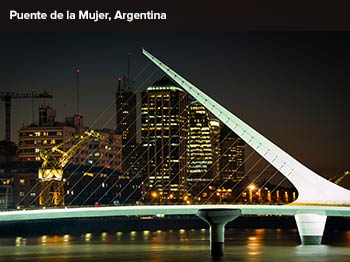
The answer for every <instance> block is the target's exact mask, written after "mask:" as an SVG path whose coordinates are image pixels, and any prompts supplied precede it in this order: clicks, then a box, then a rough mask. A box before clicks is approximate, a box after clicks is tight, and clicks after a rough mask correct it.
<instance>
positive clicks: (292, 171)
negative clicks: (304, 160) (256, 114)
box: [142, 49, 350, 206]
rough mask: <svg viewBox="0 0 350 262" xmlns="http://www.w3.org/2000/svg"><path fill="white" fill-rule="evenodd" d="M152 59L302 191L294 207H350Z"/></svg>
mask: <svg viewBox="0 0 350 262" xmlns="http://www.w3.org/2000/svg"><path fill="white" fill-rule="evenodd" d="M142 52H143V54H144V55H145V56H146V57H148V58H149V59H150V60H151V61H152V62H153V63H155V65H156V66H158V67H159V68H160V69H161V70H162V71H164V73H166V74H167V75H168V76H169V77H170V78H171V79H173V80H174V81H175V82H176V83H177V84H179V85H180V86H181V87H182V88H183V89H184V90H185V91H186V92H188V93H189V94H190V95H191V96H193V97H194V98H195V99H197V101H198V102H200V103H201V104H202V105H203V106H205V107H206V108H207V109H208V110H209V111H210V112H211V113H212V114H213V115H214V116H216V117H217V118H218V119H219V120H220V121H221V122H222V123H224V124H225V125H227V126H228V127H229V128H230V129H231V130H232V131H233V132H235V133H236V134H237V135H238V136H240V137H241V138H242V139H243V140H244V141H245V142H246V143H247V144H248V145H249V146H251V147H252V148H253V149H254V150H255V151H256V152H257V153H259V154H260V155H261V156H262V157H263V158H265V159H266V160H267V161H268V162H269V163H270V164H271V165H273V166H274V167H275V168H276V169H277V170H278V171H279V172H281V174H282V175H284V176H285V177H286V178H287V179H288V180H289V181H290V182H291V183H292V184H293V185H294V186H295V187H296V189H297V190H298V193H299V196H298V198H297V200H296V201H294V202H293V203H292V204H297V205H345V206H348V205H350V191H349V190H347V189H345V188H343V187H340V186H338V185H336V184H334V183H332V182H330V181H328V180H327V179H325V178H323V177H321V176H319V175H318V174H316V173H315V172H313V171H312V170H310V169H309V168H307V167H306V166H304V165H303V164H301V163H300V162H299V161H297V160H296V159H294V158H293V157H292V156H290V155H289V154H287V153H286V152H284V151H283V150H282V149H281V148H279V147H278V146H276V145H275V144H273V143H272V142H271V141H269V140H268V139H267V138H265V137H264V136H263V135H261V134H260V133H258V132H257V131H255V130H254V129H253V128H252V127H250V126H249V125H247V124H246V123H244V122H243V121H242V120H240V119H239V118H238V117H236V116H235V115H234V114H232V113H231V112H230V111H228V110H227V109H226V108H224V107H223V106H222V105H220V104H219V103H217V102H216V101H215V100H213V99H212V98H211V97H209V96H208V95H206V94H205V93H203V92H202V91H201V90H199V89H198V88H197V87H196V86H194V85H193V84H191V83H190V82H188V81H187V80H186V79H184V78H183V77H182V76H180V75H179V74H178V73H176V72H175V71H174V70H172V69H171V68H169V67H168V66H167V65H165V64H164V63H162V62H161V61H159V60H158V59H157V58H156V57H154V56H153V55H151V54H150V53H149V52H147V51H146V50H144V49H143V50H142Z"/></svg>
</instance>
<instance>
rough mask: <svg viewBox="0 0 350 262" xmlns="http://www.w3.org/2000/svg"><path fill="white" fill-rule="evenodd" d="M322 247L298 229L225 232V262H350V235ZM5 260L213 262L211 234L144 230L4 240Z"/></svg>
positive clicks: (328, 239)
mask: <svg viewBox="0 0 350 262" xmlns="http://www.w3.org/2000/svg"><path fill="white" fill-rule="evenodd" d="M323 243H324V244H323V245H320V246H302V245H300V241H299V237H298V232H297V230H296V229H242V228H230V229H227V230H226V243H225V256H224V257H223V258H220V259H219V260H220V261H278V260H283V261H349V260H350V230H327V231H326V232H325V235H324V241H323ZM0 260H1V261H14V260H16V261H52V260H57V261H195V260H197V261H199V260H200V261H213V260H214V259H213V258H212V257H210V256H209V230H208V229H205V228H202V229H186V230H185V229H179V230H142V231H124V232H122V231H118V232H108V233H107V232H102V233H84V234H81V235H67V234H66V235H41V236H30V237H8V238H1V239H0Z"/></svg>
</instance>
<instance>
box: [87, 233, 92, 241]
mask: <svg viewBox="0 0 350 262" xmlns="http://www.w3.org/2000/svg"><path fill="white" fill-rule="evenodd" d="M91 236H92V235H91V233H86V234H85V241H90V240H91Z"/></svg>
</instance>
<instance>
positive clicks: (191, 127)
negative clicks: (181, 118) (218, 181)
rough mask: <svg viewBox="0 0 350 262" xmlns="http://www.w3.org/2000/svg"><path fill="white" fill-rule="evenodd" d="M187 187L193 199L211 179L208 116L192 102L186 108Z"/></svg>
mask: <svg viewBox="0 0 350 262" xmlns="http://www.w3.org/2000/svg"><path fill="white" fill-rule="evenodd" d="M188 112H189V114H188V115H189V116H188V136H187V186H188V188H189V193H190V194H191V195H192V196H193V197H195V196H196V195H197V194H198V193H199V192H200V190H201V189H202V188H203V187H205V186H208V184H209V181H211V180H212V179H213V174H214V172H215V170H214V169H213V167H212V164H213V153H214V151H213V145H212V141H211V138H212V136H211V127H210V121H209V115H208V112H207V110H206V109H205V107H204V106H203V105H202V104H200V103H199V102H197V101H193V102H191V103H190V104H189V107H188Z"/></svg>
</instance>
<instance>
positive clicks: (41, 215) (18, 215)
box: [0, 205, 350, 222]
mask: <svg viewBox="0 0 350 262" xmlns="http://www.w3.org/2000/svg"><path fill="white" fill-rule="evenodd" d="M202 208H206V209H208V208H210V209H217V208H230V209H240V210H241V212H242V215H287V216H293V215H296V214H319V215H326V216H344V217H350V207H342V206H294V205H281V206H273V205H151V206H112V207H81V208H55V209H40V210H39V209H37V210H16V211H5V212H1V213H0V222H1V221H21V220H22V221H23V220H40V219H60V218H83V217H106V216H147V215H158V214H164V215H196V214H197V212H198V210H199V209H202Z"/></svg>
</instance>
